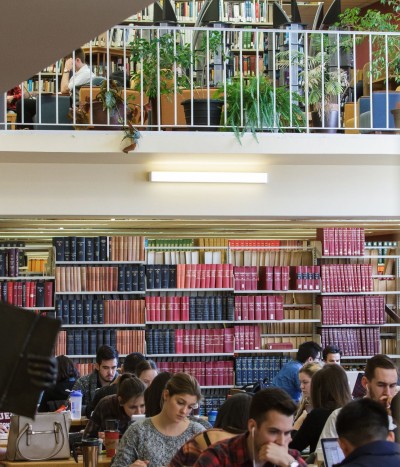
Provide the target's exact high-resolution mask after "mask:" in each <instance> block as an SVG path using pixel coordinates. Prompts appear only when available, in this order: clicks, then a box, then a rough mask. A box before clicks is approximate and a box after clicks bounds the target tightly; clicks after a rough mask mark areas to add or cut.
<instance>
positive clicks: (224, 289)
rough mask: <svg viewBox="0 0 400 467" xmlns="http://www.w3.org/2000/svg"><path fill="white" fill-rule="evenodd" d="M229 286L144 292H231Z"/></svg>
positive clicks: (148, 291) (149, 291)
mask: <svg viewBox="0 0 400 467" xmlns="http://www.w3.org/2000/svg"><path fill="white" fill-rule="evenodd" d="M232 291H233V289H231V288H220V289H210V288H206V287H203V288H199V289H183V288H182V289H146V293H151V292H232Z"/></svg>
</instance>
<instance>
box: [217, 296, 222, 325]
mask: <svg viewBox="0 0 400 467" xmlns="http://www.w3.org/2000/svg"><path fill="white" fill-rule="evenodd" d="M215 320H216V321H222V297H221V296H220V295H217V296H216V297H215Z"/></svg>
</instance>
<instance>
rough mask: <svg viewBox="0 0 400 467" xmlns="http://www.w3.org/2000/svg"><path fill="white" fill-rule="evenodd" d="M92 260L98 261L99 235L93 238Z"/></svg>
mask: <svg viewBox="0 0 400 467" xmlns="http://www.w3.org/2000/svg"><path fill="white" fill-rule="evenodd" d="M93 251H94V261H100V237H94V239H93Z"/></svg>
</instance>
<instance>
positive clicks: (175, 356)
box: [146, 352, 233, 358]
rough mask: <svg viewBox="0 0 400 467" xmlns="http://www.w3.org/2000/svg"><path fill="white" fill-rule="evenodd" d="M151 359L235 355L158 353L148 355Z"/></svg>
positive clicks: (225, 354)
mask: <svg viewBox="0 0 400 467" xmlns="http://www.w3.org/2000/svg"><path fill="white" fill-rule="evenodd" d="M146 356H147V357H149V358H156V357H157V358H159V357H168V358H181V357H197V358H199V357H233V353H220V352H216V353H202V354H198V353H179V354H177V353H174V354H171V353H157V354H146Z"/></svg>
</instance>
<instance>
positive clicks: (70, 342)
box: [67, 329, 75, 355]
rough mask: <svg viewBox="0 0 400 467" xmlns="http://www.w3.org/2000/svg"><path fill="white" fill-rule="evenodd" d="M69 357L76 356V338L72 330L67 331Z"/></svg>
mask: <svg viewBox="0 0 400 467" xmlns="http://www.w3.org/2000/svg"><path fill="white" fill-rule="evenodd" d="M67 355H75V337H74V331H73V330H72V329H70V330H68V331H67Z"/></svg>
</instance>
